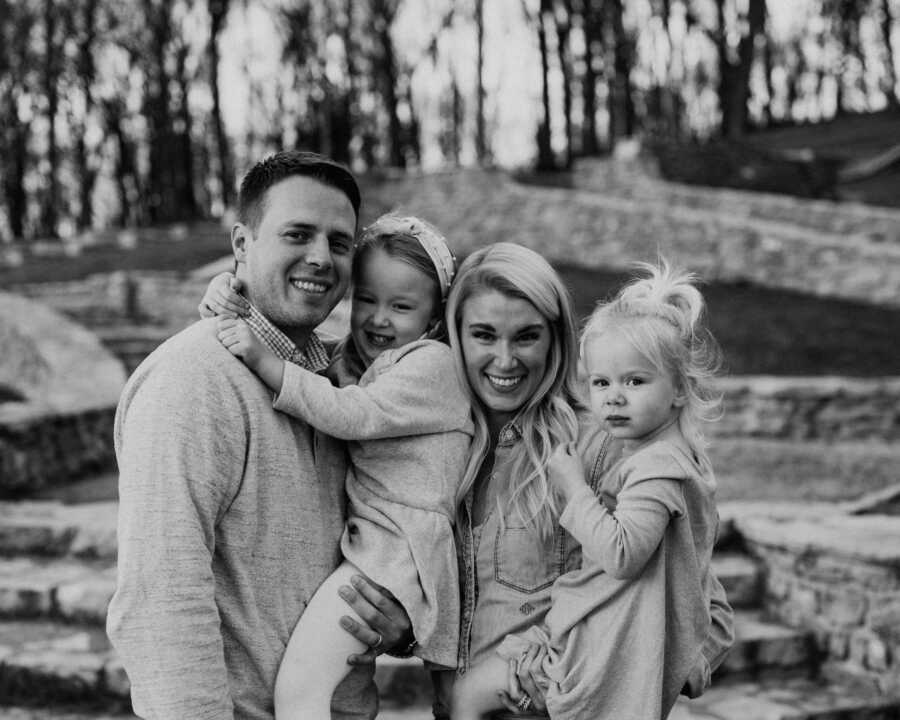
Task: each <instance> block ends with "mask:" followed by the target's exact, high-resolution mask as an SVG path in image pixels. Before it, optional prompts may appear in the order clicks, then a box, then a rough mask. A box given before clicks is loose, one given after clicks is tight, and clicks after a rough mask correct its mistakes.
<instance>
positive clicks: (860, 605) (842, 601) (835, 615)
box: [820, 585, 868, 627]
mask: <svg viewBox="0 0 900 720" xmlns="http://www.w3.org/2000/svg"><path fill="white" fill-rule="evenodd" d="M820 599H821V604H820V610H821V612H822V614H823V615H824V616H825V617H826V618H827V619H828V621H829V622H832V623H834V624H836V625H840V626H843V627H854V626H857V625H861V624H862V621H863V618H864V617H865V616H866V610H867V609H868V599H867V598H866V596H865V595H864V594H863V593H862V592H860V591H859V590H857V589H856V588H855V587H853V586H851V585H846V586H844V587H839V588H835V589H833V590H825V591H823V592H822V593H821V597H820Z"/></svg>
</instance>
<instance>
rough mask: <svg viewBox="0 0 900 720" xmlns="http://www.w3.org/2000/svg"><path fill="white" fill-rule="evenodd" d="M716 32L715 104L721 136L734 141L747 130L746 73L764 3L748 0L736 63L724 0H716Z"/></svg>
mask: <svg viewBox="0 0 900 720" xmlns="http://www.w3.org/2000/svg"><path fill="white" fill-rule="evenodd" d="M716 7H717V10H718V17H719V29H718V33H717V35H716V46H717V48H718V54H719V104H720V108H721V111H722V135H724V136H725V137H727V138H730V139H735V138H738V137H741V136H742V135H743V134H744V133H745V132H746V130H747V125H748V119H749V111H748V109H747V101H748V100H749V99H750V72H751V70H752V69H753V60H754V57H755V54H756V53H755V50H756V36H757V35H759V34H760V33H761V32H764V31H765V24H766V0H749V7H748V12H747V25H748V32H747V33H745V34H744V35H742V36H741V38H740V40H739V41H738V47H737V63H736V64H735V63H732V62H731V59H730V57H729V52H728V41H727V28H726V27H725V10H724V0H716Z"/></svg>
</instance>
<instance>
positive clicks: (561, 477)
mask: <svg viewBox="0 0 900 720" xmlns="http://www.w3.org/2000/svg"><path fill="white" fill-rule="evenodd" d="M547 477H548V478H549V480H550V486H551V487H554V488H556V489H557V490H558V491H559V492H560V494H562V496H563V497H564V498H565V499H566V501H567V502H568V501H569V499H570V498H571V497H572V495H574V494H575V491H576V490H578V488H580V487H583V486H584V484H585V482H584V466H583V465H582V464H581V458H580V457H579V455H578V450H577V449H576V448H575V443H563V444H562V445H557V446H556V447H555V448H554V449H553V452H552V453H551V455H550V460H549V461H548V463H547Z"/></svg>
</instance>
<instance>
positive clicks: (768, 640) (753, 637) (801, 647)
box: [716, 610, 817, 676]
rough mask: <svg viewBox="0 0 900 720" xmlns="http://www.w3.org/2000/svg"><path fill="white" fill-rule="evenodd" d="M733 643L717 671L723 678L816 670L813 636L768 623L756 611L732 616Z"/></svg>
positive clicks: (740, 612)
mask: <svg viewBox="0 0 900 720" xmlns="http://www.w3.org/2000/svg"><path fill="white" fill-rule="evenodd" d="M734 634H735V641H734V645H733V646H732V648H731V651H730V652H729V653H728V656H727V657H726V658H725V661H724V662H723V663H722V665H721V666H720V667H719V669H718V670H717V671H716V674H717V675H719V676H722V675H756V674H764V673H779V674H785V673H805V672H810V671H812V670H814V669H815V666H816V661H817V655H816V651H815V643H814V641H813V637H812V634H811V633H809V632H807V631H805V630H797V629H795V628H790V627H787V626H785V625H781V624H779V623H776V622H770V621H768V620H767V619H766V618H765V617H764V616H763V614H762V613H761V612H760V611H758V610H737V611H735V614H734Z"/></svg>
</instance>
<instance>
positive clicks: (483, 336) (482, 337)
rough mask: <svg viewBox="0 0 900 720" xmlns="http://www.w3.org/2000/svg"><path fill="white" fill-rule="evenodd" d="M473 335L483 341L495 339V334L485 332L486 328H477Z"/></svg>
mask: <svg viewBox="0 0 900 720" xmlns="http://www.w3.org/2000/svg"><path fill="white" fill-rule="evenodd" d="M472 337H473V338H475V339H476V340H481V341H482V342H490V341H491V340H493V339H494V337H493V335H491V334H490V333H489V332H485V331H484V330H475V331H474V332H473V333H472Z"/></svg>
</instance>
